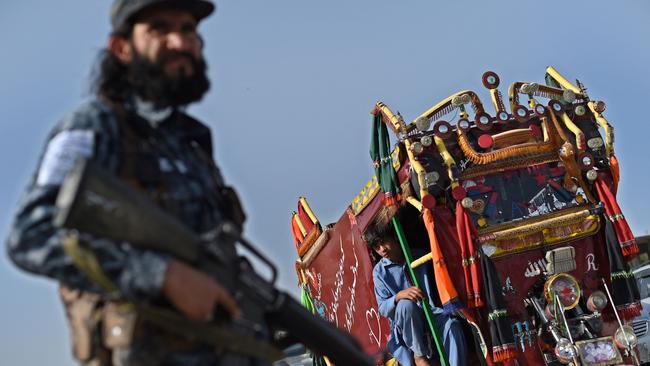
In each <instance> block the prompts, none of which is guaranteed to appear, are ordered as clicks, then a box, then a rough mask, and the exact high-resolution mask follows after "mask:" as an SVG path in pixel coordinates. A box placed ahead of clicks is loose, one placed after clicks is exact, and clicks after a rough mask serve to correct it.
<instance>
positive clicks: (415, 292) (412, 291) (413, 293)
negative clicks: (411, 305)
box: [395, 286, 424, 304]
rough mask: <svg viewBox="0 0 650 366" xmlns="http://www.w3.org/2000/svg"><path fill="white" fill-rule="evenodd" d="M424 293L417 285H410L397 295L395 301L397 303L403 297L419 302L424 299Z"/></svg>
mask: <svg viewBox="0 0 650 366" xmlns="http://www.w3.org/2000/svg"><path fill="white" fill-rule="evenodd" d="M423 297H424V293H423V292H422V290H420V289H419V288H417V287H415V286H414V287H409V288H407V289H405V290H402V291H400V292H398V293H397V295H395V303H396V304H397V303H398V302H399V301H400V300H402V299H407V300H411V301H413V302H418V301H420V300H422V298H423Z"/></svg>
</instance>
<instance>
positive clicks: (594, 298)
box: [587, 290, 607, 313]
mask: <svg viewBox="0 0 650 366" xmlns="http://www.w3.org/2000/svg"><path fill="white" fill-rule="evenodd" d="M605 306H607V296H605V294H604V293H603V292H602V291H599V290H597V291H594V292H592V293H591V295H589V298H588V299H587V309H589V311H591V312H592V313H593V312H596V311H602V310H603V309H604V308H605Z"/></svg>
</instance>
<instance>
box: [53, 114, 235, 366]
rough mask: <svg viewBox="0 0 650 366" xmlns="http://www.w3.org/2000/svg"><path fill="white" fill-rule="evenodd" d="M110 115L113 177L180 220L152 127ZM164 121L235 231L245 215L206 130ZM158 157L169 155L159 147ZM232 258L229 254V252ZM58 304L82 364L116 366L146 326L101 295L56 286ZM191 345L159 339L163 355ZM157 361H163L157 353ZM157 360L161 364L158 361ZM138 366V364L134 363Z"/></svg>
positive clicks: (179, 118)
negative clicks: (205, 173) (115, 162)
mask: <svg viewBox="0 0 650 366" xmlns="http://www.w3.org/2000/svg"><path fill="white" fill-rule="evenodd" d="M108 104H109V105H110V106H111V109H112V110H113V112H114V115H115V117H116V120H117V124H118V130H119V135H120V136H119V138H120V144H119V152H118V155H119V162H120V166H119V167H118V169H117V171H116V175H117V176H119V177H120V178H121V179H122V180H124V181H126V182H127V183H128V184H129V185H131V186H132V187H133V188H135V189H137V190H139V191H141V192H143V193H145V194H147V195H148V196H149V197H150V198H151V199H152V200H153V201H155V202H156V203H157V204H158V205H160V206H161V207H163V209H164V210H165V211H167V212H169V213H171V214H172V215H174V216H177V217H181V216H182V213H181V212H180V208H179V207H177V206H176V204H175V202H174V201H173V199H172V198H171V197H169V196H168V195H167V193H168V192H169V190H170V186H169V185H170V182H169V181H167V180H166V179H165V174H163V173H162V172H161V167H160V164H161V163H160V159H159V157H160V152H161V150H160V149H161V148H162V147H163V145H162V144H160V142H159V141H157V140H156V139H155V138H154V137H153V135H152V132H153V129H152V127H151V126H150V125H149V124H148V122H147V121H146V120H144V119H142V118H141V117H139V116H137V115H135V114H133V113H131V112H129V111H127V110H126V109H125V108H124V107H122V106H121V105H116V104H113V103H108ZM169 118H174V119H175V120H174V121H173V122H174V123H175V124H177V125H178V129H179V131H178V133H179V134H182V141H183V143H184V144H185V145H186V147H187V148H189V149H192V150H193V151H194V152H195V153H196V155H197V156H198V157H199V159H201V160H202V166H205V167H207V168H208V169H210V171H211V176H212V180H213V182H214V184H215V186H216V187H217V189H218V192H215V193H216V194H214V195H213V196H214V199H215V202H212V204H213V205H214V206H215V207H214V209H218V210H220V212H221V214H222V215H223V219H224V220H229V221H231V222H232V223H234V224H236V225H237V226H239V228H240V229H241V227H242V225H243V223H244V220H245V214H244V212H243V210H242V208H241V204H240V202H239V199H238V197H237V194H236V192H235V191H234V189H232V188H231V187H228V186H226V185H225V184H224V182H223V179H222V178H221V176H220V174H219V172H218V168H217V167H216V166H215V164H214V162H213V160H212V142H211V135H210V130H209V129H208V128H207V127H205V126H204V125H203V124H201V123H200V122H198V121H196V120H195V119H193V118H191V117H189V116H187V115H186V114H183V113H180V112H174V114H173V115H172V116H170V117H169ZM162 152H163V154H165V153H170V154H171V152H166V151H164V149H163V151H162ZM232 254H233V255H235V254H236V253H235V252H234V248H233V250H232ZM60 296H61V300H62V302H63V304H64V307H65V309H66V316H67V318H68V323H69V327H70V332H71V338H72V345H73V355H74V357H75V359H77V360H78V361H80V362H82V363H84V364H87V365H97V366H103V365H122V364H123V362H125V360H126V359H127V358H129V357H130V355H129V352H128V349H129V347H130V346H131V344H132V341H133V339H134V337H139V336H147V335H143V334H142V333H143V332H146V331H150V327H149V328H147V327H145V326H143V323H142V321H141V320H140V317H139V316H138V314H137V313H136V312H135V311H134V309H133V307H132V306H130V305H129V304H127V303H124V302H120V301H112V300H111V301H107V300H106V299H104V298H103V297H102V296H100V295H97V294H93V293H88V292H83V291H80V290H77V289H72V288H69V287H67V286H65V285H62V286H61V288H60ZM196 347H197V343H196V342H194V341H191V340H187V339H183V338H182V337H179V336H176V335H173V334H169V337H168V338H165V341H164V347H163V348H164V349H163V350H162V351H164V352H165V353H170V352H177V351H186V350H191V349H194V348H196ZM160 357H163V356H162V355H161V356H160ZM147 358H148V359H147V360H146V361H143V362H146V363H143V365H145V364H146V365H155V364H157V361H156V357H155V355H151V354H149V355H147ZM159 361H162V360H159ZM138 365H140V364H139V363H138Z"/></svg>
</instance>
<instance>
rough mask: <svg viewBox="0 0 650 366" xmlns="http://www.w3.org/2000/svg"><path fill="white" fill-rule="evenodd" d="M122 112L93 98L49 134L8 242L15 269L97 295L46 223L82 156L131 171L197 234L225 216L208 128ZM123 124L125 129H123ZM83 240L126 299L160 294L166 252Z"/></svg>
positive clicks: (133, 107) (141, 110)
mask: <svg viewBox="0 0 650 366" xmlns="http://www.w3.org/2000/svg"><path fill="white" fill-rule="evenodd" d="M123 112H126V113H124V114H125V116H127V117H128V118H118V117H117V114H118V113H117V112H116V110H115V108H112V107H110V106H109V105H107V103H106V102H104V101H103V100H100V99H98V98H93V99H91V100H89V101H87V102H86V103H84V104H82V105H81V106H80V107H78V108H77V109H76V110H75V111H73V112H72V113H71V114H69V115H68V116H67V117H65V118H64V119H63V120H62V121H61V122H60V123H59V124H58V125H57V126H56V127H55V128H54V129H53V131H52V132H51V133H50V135H49V137H48V141H47V143H46V147H45V150H44V152H43V154H42V156H41V158H40V162H39V165H38V168H37V170H36V173H35V174H34V176H33V177H32V179H31V181H30V182H29V184H28V187H27V190H26V192H25V194H24V196H23V197H22V199H21V201H20V204H19V207H18V212H17V214H16V216H15V219H14V222H13V225H12V228H11V231H10V236H9V238H8V240H7V246H8V254H9V256H10V258H11V259H12V261H13V262H14V263H15V264H16V265H17V266H19V267H20V268H22V269H24V270H26V271H29V272H33V273H36V274H41V275H45V276H48V277H52V278H55V279H57V280H59V281H60V282H61V283H63V284H65V285H67V286H70V287H72V288H77V289H81V290H83V291H91V292H99V293H101V289H100V288H99V287H98V286H97V285H96V284H95V283H93V282H92V281H90V280H89V279H88V278H87V277H86V276H84V274H83V273H81V272H80V271H78V270H77V269H76V268H75V267H74V265H73V263H72V261H71V259H70V257H68V256H67V255H66V253H65V252H64V251H63V248H62V245H61V238H62V235H63V234H64V232H63V230H61V229H57V228H55V227H54V226H53V225H52V217H53V214H54V212H55V206H54V204H55V200H56V196H57V193H58V191H59V188H60V185H61V183H62V181H63V178H64V177H65V175H66V174H67V173H68V172H69V171H70V169H71V168H72V166H73V164H74V162H75V160H76V159H77V158H78V157H81V156H83V157H86V158H88V159H92V160H94V161H95V162H97V163H99V164H100V165H101V166H102V167H104V168H105V169H107V170H108V171H110V172H113V173H114V174H115V175H118V176H125V175H126V176H130V177H133V176H135V179H136V180H137V181H138V182H137V183H138V184H139V185H140V186H141V187H143V189H144V190H145V191H148V193H150V195H151V196H155V197H156V198H157V199H156V201H157V202H158V204H159V205H160V206H162V207H163V208H164V209H165V210H166V211H168V212H171V213H172V214H173V215H175V216H176V217H177V218H178V219H180V220H181V221H182V222H183V223H184V224H185V225H187V226H188V227H190V228H192V229H193V230H195V231H196V232H197V233H201V232H203V231H207V230H209V229H213V228H214V227H215V226H216V225H218V224H219V223H220V222H221V221H222V220H223V219H224V212H227V209H228V207H224V205H225V204H224V200H223V197H222V196H223V195H222V193H221V192H222V191H221V188H222V187H223V180H222V178H221V174H220V172H219V169H218V168H217V166H216V165H215V164H214V162H213V160H212V151H211V142H210V141H211V135H210V130H209V129H208V128H207V127H206V126H205V125H203V124H201V123H200V122H198V121H196V120H194V119H192V118H191V117H189V116H188V115H187V114H185V113H184V112H183V111H181V110H172V109H167V110H163V111H156V110H153V109H152V108H151V107H150V106H149V105H148V104H147V103H143V102H138V101H133V102H131V103H126V104H125V105H124V110H123ZM122 123H129V124H130V125H129V127H130V128H122V127H123V125H121V124H122ZM127 129H132V130H133V131H131V132H132V134H134V136H135V137H134V140H135V144H136V145H138V144H139V145H138V146H136V147H135V148H134V147H133V146H127V145H128V144H125V143H124V141H125V139H126V135H128V133H127V131H125V130H127ZM134 155H135V156H134ZM128 170H131V171H128ZM161 187H164V189H162V190H161ZM81 238H82V239H83V240H84V241H85V242H87V243H88V244H89V245H90V247H91V248H92V249H93V250H94V253H95V255H96V256H97V258H98V261H99V263H100V265H101V267H102V269H103V271H104V273H105V274H106V275H107V276H108V278H109V279H110V280H111V281H112V282H113V283H114V284H115V285H117V287H118V288H119V290H120V293H121V295H122V296H123V297H124V298H125V299H127V300H143V299H156V298H158V297H160V296H161V287H162V282H163V277H164V273H165V270H166V267H167V263H168V261H169V257H168V256H167V255H166V254H164V253H160V252H155V251H148V250H141V249H138V248H134V247H131V246H129V244H128V243H117V242H113V241H111V240H108V239H106V238H97V237H92V236H90V235H88V234H84V233H81Z"/></svg>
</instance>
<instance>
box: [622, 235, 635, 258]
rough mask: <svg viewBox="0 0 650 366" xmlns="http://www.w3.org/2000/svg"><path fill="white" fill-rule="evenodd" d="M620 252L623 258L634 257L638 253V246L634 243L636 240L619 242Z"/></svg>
mask: <svg viewBox="0 0 650 366" xmlns="http://www.w3.org/2000/svg"><path fill="white" fill-rule="evenodd" d="M621 252H622V253H623V256H624V257H625V258H631V257H634V255H635V254H637V253H638V252H639V245H638V244H637V243H636V239H633V240H628V241H626V242H621Z"/></svg>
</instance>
